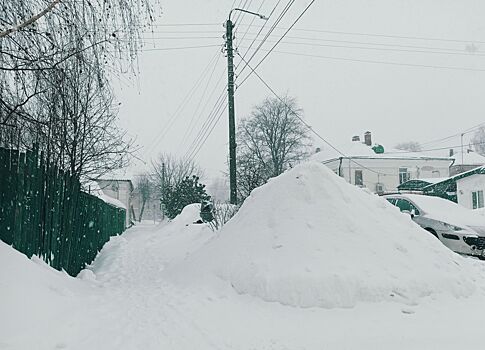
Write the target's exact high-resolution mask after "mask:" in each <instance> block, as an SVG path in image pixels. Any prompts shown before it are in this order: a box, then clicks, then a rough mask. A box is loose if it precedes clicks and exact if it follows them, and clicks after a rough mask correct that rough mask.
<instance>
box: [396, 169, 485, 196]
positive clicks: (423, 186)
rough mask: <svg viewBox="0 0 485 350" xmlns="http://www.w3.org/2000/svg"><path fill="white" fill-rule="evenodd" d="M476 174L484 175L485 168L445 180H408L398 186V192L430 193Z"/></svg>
mask: <svg viewBox="0 0 485 350" xmlns="http://www.w3.org/2000/svg"><path fill="white" fill-rule="evenodd" d="M476 174H481V175H485V166H481V167H477V168H474V169H472V170H469V171H465V172H463V173H460V174H457V175H454V176H450V177H447V178H436V179H414V180H409V181H406V182H404V183H402V184H401V185H399V186H398V189H399V190H419V191H421V190H423V191H430V190H432V189H433V188H434V187H437V186H443V185H446V184H448V183H451V182H456V181H459V180H461V179H463V178H466V177H468V176H472V175H476Z"/></svg>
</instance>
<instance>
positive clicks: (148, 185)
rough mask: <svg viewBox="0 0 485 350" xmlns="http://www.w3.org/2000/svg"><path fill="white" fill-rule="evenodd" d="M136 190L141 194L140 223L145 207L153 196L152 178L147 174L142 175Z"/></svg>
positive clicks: (137, 182)
mask: <svg viewBox="0 0 485 350" xmlns="http://www.w3.org/2000/svg"><path fill="white" fill-rule="evenodd" d="M135 190H136V191H137V192H138V193H139V194H140V200H141V209H140V216H139V218H138V221H140V222H141V220H142V217H143V212H144V211H145V205H146V203H147V202H148V201H149V200H150V199H151V198H152V196H153V185H152V182H151V181H150V176H149V175H147V174H142V175H140V176H139V177H138V179H137V181H136V184H135Z"/></svg>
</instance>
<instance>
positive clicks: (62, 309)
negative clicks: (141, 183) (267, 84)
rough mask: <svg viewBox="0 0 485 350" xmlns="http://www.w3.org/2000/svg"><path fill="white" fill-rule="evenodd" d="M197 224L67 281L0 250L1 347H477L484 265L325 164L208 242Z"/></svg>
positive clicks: (274, 188)
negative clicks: (446, 245)
mask: <svg viewBox="0 0 485 350" xmlns="http://www.w3.org/2000/svg"><path fill="white" fill-rule="evenodd" d="M196 216H197V207H196V206H190V207H188V208H186V209H185V210H184V212H183V213H182V214H181V216H179V217H178V218H176V219H175V220H174V221H173V222H171V223H164V224H162V225H159V226H155V225H141V226H136V227H134V228H132V229H130V230H128V231H127V232H126V233H125V234H123V235H122V236H120V237H113V238H112V239H111V240H110V241H109V242H108V243H107V244H106V245H105V247H104V248H103V250H102V252H101V253H100V254H99V255H98V257H97V259H96V260H95V262H94V263H93V265H92V266H91V267H89V269H87V270H84V271H82V272H81V273H80V275H79V276H78V277H77V278H72V277H69V276H67V275H66V274H64V273H62V272H58V271H55V270H52V269H50V268H49V267H47V266H45V264H43V263H42V262H40V261H38V260H36V259H34V260H28V259H27V258H26V257H25V256H23V255H22V254H20V253H17V252H16V251H14V250H13V249H12V248H10V247H8V246H6V245H5V244H3V243H0V349H100V350H111V349H113V350H114V349H117V350H118V349H190V350H193V349H198V350H203V349H211V350H212V349H263V350H265V349H268V350H269V349H278V350H283V349H285V350H289V349H291V350H293V349H359V350H366V349H372V350H374V349H406V350H408V349H413V350H414V349H426V350H428V349H459V348H460V349H461V348H467V347H470V348H471V347H474V348H476V347H478V348H480V347H481V340H480V337H479V334H481V333H482V329H483V324H485V308H484V307H483V305H484V303H485V292H484V286H485V265H483V264H482V262H481V261H478V260H473V259H467V258H462V257H461V256H458V255H456V254H454V253H452V252H451V251H449V250H448V249H447V248H445V247H444V246H443V245H441V243H440V242H439V241H438V240H436V239H435V238H433V237H431V235H428V234H427V233H426V232H425V231H423V230H421V229H420V228H418V227H417V226H416V225H414V224H413V223H412V222H411V220H410V219H409V218H408V217H407V216H405V215H402V214H400V213H399V212H398V210H396V209H395V208H394V207H392V206H391V205H388V204H387V202H386V201H385V200H383V199H381V198H378V197H375V196H374V195H372V194H369V193H366V192H364V191H362V190H360V189H358V188H355V187H353V186H350V185H348V184H347V183H345V182H344V181H343V180H342V179H340V178H338V177H337V176H335V175H334V174H333V173H331V172H330V171H329V170H328V169H326V168H325V167H324V166H321V165H318V164H311V163H310V164H306V165H304V166H300V167H296V168H295V169H293V170H291V171H289V172H287V173H285V174H284V175H283V176H280V177H279V178H276V179H273V180H272V181H270V183H269V184H268V185H266V186H264V187H262V188H260V189H258V190H256V191H255V192H254V193H253V195H252V196H251V197H250V198H249V199H248V200H247V201H246V203H245V204H244V205H243V207H242V208H241V209H240V211H239V212H238V214H237V215H236V216H235V217H234V218H233V219H232V220H231V221H230V222H229V223H228V224H227V225H226V226H225V227H224V228H223V229H222V230H221V231H219V232H217V233H213V232H212V231H211V230H210V229H209V228H208V227H206V226H204V225H193V224H192V222H193V221H194V220H195V219H196Z"/></svg>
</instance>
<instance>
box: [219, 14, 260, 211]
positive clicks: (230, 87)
mask: <svg viewBox="0 0 485 350" xmlns="http://www.w3.org/2000/svg"><path fill="white" fill-rule="evenodd" d="M233 11H241V12H245V13H248V14H251V15H255V16H258V17H259V18H261V19H264V20H267V18H266V17H265V16H263V15H261V14H259V13H256V12H252V11H248V10H244V9H240V8H235V9H232V10H231V12H229V17H228V19H227V21H226V51H227V97H228V111H229V188H230V203H231V204H237V185H236V121H235V107H234V49H233V47H232V39H233V32H232V30H233V29H234V24H233V23H232V21H231V14H232V12H233Z"/></svg>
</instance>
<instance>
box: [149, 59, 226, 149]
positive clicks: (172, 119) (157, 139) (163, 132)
mask: <svg viewBox="0 0 485 350" xmlns="http://www.w3.org/2000/svg"><path fill="white" fill-rule="evenodd" d="M218 55H219V51H217V52H216V54H215V55H214V56H213V57H212V58H211V59H210V60H209V63H208V64H207V66H206V67H205V68H204V69H203V70H202V72H201V74H200V76H199V78H198V79H197V81H196V83H195V84H194V85H192V87H191V89H190V90H189V91H188V92H187V94H186V95H185V96H184V98H183V99H182V101H181V102H180V104H179V105H178V107H177V109H176V110H175V112H174V113H173V114H172V116H171V117H170V118H169V120H168V121H167V123H165V125H164V128H162V130H161V131H160V133H159V134H158V135H157V136H156V137H155V139H154V140H153V142H152V144H151V145H150V146H149V148H148V150H147V153H150V152H151V151H153V149H154V148H155V147H156V146H157V145H158V143H159V142H160V141H161V140H162V139H163V137H164V136H165V135H166V134H167V132H168V131H169V130H170V128H171V126H172V125H173V124H174V122H175V120H176V118H177V117H178V115H179V114H180V112H181V111H182V110H183V108H184V107H185V106H186V104H187V102H188V101H189V100H190V99H191V98H192V96H193V94H194V92H195V90H196V89H197V88H198V86H199V85H200V83H201V82H202V80H203V77H204V76H205V75H206V74H207V72H208V70H209V68H210V67H211V64H212V62H213V61H214V60H216V59H217V56H218Z"/></svg>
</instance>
